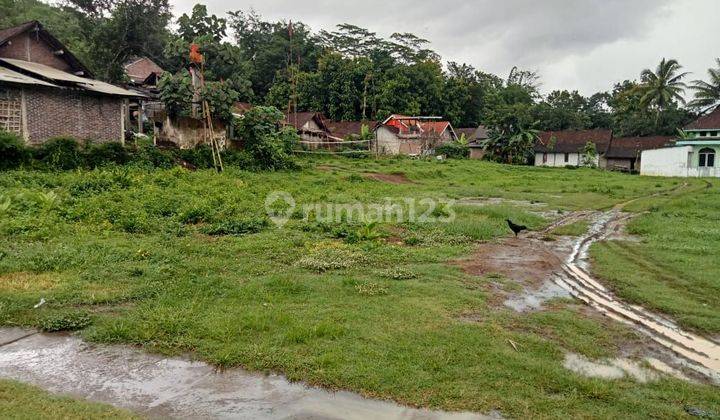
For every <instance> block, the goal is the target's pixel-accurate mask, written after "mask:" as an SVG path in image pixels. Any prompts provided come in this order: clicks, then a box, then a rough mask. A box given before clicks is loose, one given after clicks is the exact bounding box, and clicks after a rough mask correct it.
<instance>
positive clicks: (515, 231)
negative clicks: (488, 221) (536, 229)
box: [505, 219, 527, 236]
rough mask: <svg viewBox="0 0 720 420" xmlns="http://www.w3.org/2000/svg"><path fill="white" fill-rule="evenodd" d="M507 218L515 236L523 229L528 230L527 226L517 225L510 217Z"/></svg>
mask: <svg viewBox="0 0 720 420" xmlns="http://www.w3.org/2000/svg"><path fill="white" fill-rule="evenodd" d="M505 220H506V221H507V224H508V226H510V230H512V231H513V233H514V234H515V236H518V233H520V232H522V231H523V230H527V226H523V225H516V224H515V223H513V222H512V221H511V220H510V219H505Z"/></svg>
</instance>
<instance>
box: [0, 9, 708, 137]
mask: <svg viewBox="0 0 720 420" xmlns="http://www.w3.org/2000/svg"><path fill="white" fill-rule="evenodd" d="M32 19H37V20H40V21H41V22H42V23H43V24H44V25H45V26H46V27H47V28H48V29H49V30H50V31H51V32H53V33H54V34H55V35H56V36H58V37H59V38H60V39H61V40H62V41H63V42H65V43H66V44H67V45H68V47H69V48H71V49H72V50H73V52H75V53H76V55H78V56H79V58H80V59H81V60H82V61H83V62H85V63H86V64H87V65H88V66H89V67H90V69H91V70H92V71H93V72H94V73H95V75H96V77H98V78H100V79H103V80H107V81H110V82H115V83H122V82H124V81H126V75H125V74H124V71H123V64H124V63H125V62H127V61H128V60H130V59H131V58H133V57H138V56H147V57H150V58H151V59H153V60H154V61H156V62H157V63H158V64H160V65H161V66H162V67H163V68H165V69H166V70H167V71H168V76H167V77H166V78H165V80H164V82H165V83H164V85H165V86H166V87H167V89H166V90H167V92H165V93H166V94H165V97H166V98H169V99H168V100H169V101H170V102H171V103H173V104H175V105H176V106H177V111H178V112H182V110H183V109H185V107H186V106H187V103H183V98H184V96H183V95H184V93H183V92H184V91H183V89H187V86H186V83H187V74H186V73H185V72H186V70H185V69H186V68H187V66H188V64H189V59H188V51H189V49H190V48H189V47H190V45H191V44H196V45H198V46H199V47H200V49H201V51H202V52H203V55H204V56H205V60H206V78H207V79H208V80H211V81H215V82H217V83H216V84H215V85H211V86H210V88H209V90H210V91H211V92H209V93H208V95H212V96H213V97H215V98H217V101H216V102H217V103H223V104H225V105H224V106H225V107H227V106H229V104H231V103H232V102H233V101H235V100H239V101H244V102H251V103H254V104H264V105H272V106H275V107H277V108H278V109H281V110H285V109H287V108H288V106H289V104H291V103H293V104H297V108H298V109H299V110H312V111H320V112H323V113H324V114H325V115H326V116H327V117H329V118H331V119H334V120H366V119H367V120H380V119H383V118H385V117H387V116H388V115H390V114H391V113H401V114H408V115H442V116H444V117H445V118H446V119H448V120H449V121H451V123H452V124H453V125H454V126H455V127H471V126H477V125H480V124H483V125H486V126H489V127H491V128H492V129H493V130H494V131H495V132H496V133H504V134H505V136H506V137H508V138H509V137H512V136H518V135H519V136H521V137H522V136H526V133H527V132H528V131H532V130H564V129H594V128H603V129H612V130H614V132H615V134H616V135H618V136H643V135H672V134H675V133H676V129H677V127H682V126H683V125H685V124H686V123H687V122H689V121H691V120H692V119H693V118H695V117H696V116H697V114H698V113H701V112H703V111H706V110H708V109H710V108H711V107H714V106H716V105H718V104H720V59H718V61H717V67H716V68H712V69H709V70H708V78H707V79H706V80H696V81H692V82H691V81H689V80H688V77H689V75H688V74H687V73H684V72H682V67H681V66H680V64H679V63H678V62H677V61H675V60H672V59H668V60H666V59H663V60H662V61H661V62H660V63H659V64H658V65H657V67H656V68H652V69H645V70H643V71H641V72H640V73H639V75H638V79H636V80H624V81H620V82H618V83H615V84H614V86H612V88H611V89H609V90H608V91H604V92H598V93H595V94H593V95H590V96H583V95H581V94H580V93H578V91H571V90H556V91H553V92H550V93H549V94H547V95H542V94H541V93H540V90H539V87H540V76H539V75H538V74H537V73H535V72H533V71H529V70H523V69H518V68H513V69H512V71H511V72H510V74H509V76H508V77H506V78H505V77H499V76H497V75H494V74H491V73H487V72H484V71H482V70H480V69H476V68H474V67H473V66H471V65H468V64H464V63H455V62H449V63H445V64H443V62H442V60H441V57H440V56H439V54H437V53H436V52H435V51H433V50H432V49H431V48H430V42H429V41H428V40H425V39H422V38H420V37H418V36H416V35H414V34H411V33H395V34H392V35H391V36H390V37H388V38H383V37H380V36H378V35H377V34H376V33H374V32H371V31H369V30H367V29H365V28H361V27H358V26H354V25H350V24H339V25H337V26H336V28H335V29H334V30H320V31H317V32H315V31H313V30H312V29H311V28H310V27H308V26H307V25H305V24H303V23H302V22H296V21H293V22H290V21H275V22H272V21H268V20H265V19H264V18H263V17H262V16H260V15H259V14H258V13H257V12H255V11H253V10H248V11H242V10H239V11H231V12H229V13H228V15H227V17H219V16H216V15H212V14H209V13H208V11H207V8H206V7H205V6H204V5H201V4H198V5H196V6H195V7H194V8H193V10H192V13H190V14H183V15H182V16H180V17H178V18H177V19H176V18H175V17H174V16H173V15H172V13H171V7H170V5H169V3H168V0H64V1H63V2H61V3H59V4H46V3H42V2H40V1H38V0H0V27H7V26H11V25H15V24H18V23H22V22H24V21H28V20H32ZM687 93H692V94H693V99H692V100H691V101H690V102H689V103H687V104H686V103H685V97H686V94H687ZM172 101H175V102H172Z"/></svg>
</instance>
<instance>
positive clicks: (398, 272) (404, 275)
mask: <svg viewBox="0 0 720 420" xmlns="http://www.w3.org/2000/svg"><path fill="white" fill-rule="evenodd" d="M380 275H381V276H383V277H385V278H388V279H393V280H411V279H415V278H417V277H418V275H417V273H415V272H412V271H410V270H408V269H406V268H402V267H394V268H388V269H387V270H384V271H382V272H381V273H380Z"/></svg>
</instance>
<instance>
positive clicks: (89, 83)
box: [0, 58, 145, 97]
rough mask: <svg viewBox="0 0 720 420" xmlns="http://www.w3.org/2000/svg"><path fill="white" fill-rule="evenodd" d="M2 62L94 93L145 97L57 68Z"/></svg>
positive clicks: (5, 59)
mask: <svg viewBox="0 0 720 420" xmlns="http://www.w3.org/2000/svg"><path fill="white" fill-rule="evenodd" d="M0 61H2V62H5V63H7V64H10V65H11V66H15V67H17V68H20V69H23V70H25V71H27V72H29V73H33V74H35V75H38V76H40V77H44V78H46V79H50V80H54V81H58V82H69V83H75V84H77V85H78V87H81V88H83V89H87V90H90V91H93V92H98V93H104V94H107V95H115V96H132V97H137V96H145V95H142V94H139V93H136V92H131V91H129V90H127V89H123V88H121V87H117V86H115V85H111V84H110V83H105V82H101V81H99V80H94V79H88V78H85V77H79V76H75V75H74V74H70V73H67V72H64V71H62V70H58V69H56V68H53V67H50V66H46V65H44V64H40V63H33V62H30V61H23V60H15V59H11V58H0Z"/></svg>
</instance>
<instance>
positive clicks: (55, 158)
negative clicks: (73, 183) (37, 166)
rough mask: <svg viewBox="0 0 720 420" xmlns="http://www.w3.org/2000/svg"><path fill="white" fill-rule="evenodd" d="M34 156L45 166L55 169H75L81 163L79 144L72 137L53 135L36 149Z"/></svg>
mask: <svg viewBox="0 0 720 420" xmlns="http://www.w3.org/2000/svg"><path fill="white" fill-rule="evenodd" d="M36 157H37V159H38V160H39V161H41V162H42V163H43V164H44V165H45V166H46V167H48V168H50V169H56V170H68V169H76V168H78V167H80V166H82V164H83V156H82V153H80V146H79V144H78V142H77V140H75V139H74V138H72V137H55V138H52V139H50V140H48V141H47V142H45V143H44V144H43V145H42V146H40V148H39V149H38V150H37V151H36Z"/></svg>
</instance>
